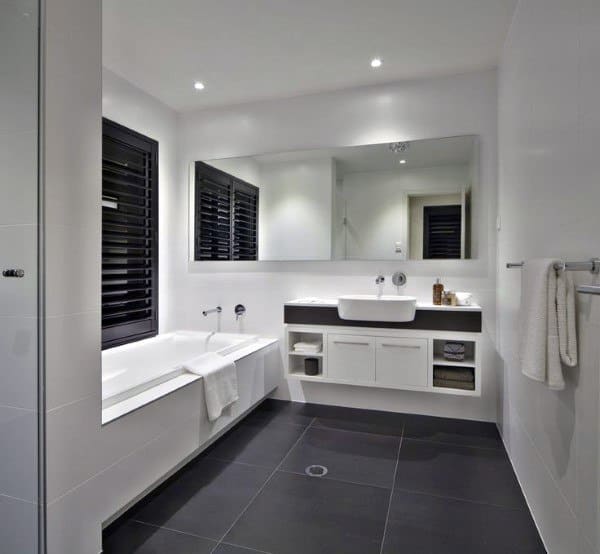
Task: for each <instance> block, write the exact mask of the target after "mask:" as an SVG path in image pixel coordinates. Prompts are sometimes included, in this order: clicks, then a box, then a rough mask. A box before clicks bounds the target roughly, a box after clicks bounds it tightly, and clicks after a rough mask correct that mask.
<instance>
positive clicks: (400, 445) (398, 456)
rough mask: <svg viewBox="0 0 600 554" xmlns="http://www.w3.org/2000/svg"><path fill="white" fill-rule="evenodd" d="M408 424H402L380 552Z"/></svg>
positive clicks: (383, 543) (381, 553) (381, 551)
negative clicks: (405, 429)
mask: <svg viewBox="0 0 600 554" xmlns="http://www.w3.org/2000/svg"><path fill="white" fill-rule="evenodd" d="M405 426H406V424H403V425H402V435H401V436H400V444H399V445H398V454H397V456H396V467H395V468H394V477H393V479H392V489H391V490H390V501H389V502H388V509H387V513H386V515H385V525H384V527H383V536H382V537H381V547H380V549H379V554H383V547H384V545H385V535H386V533H387V528H388V522H389V520H390V512H391V511H392V500H393V498H394V490H396V475H397V473H398V466H399V465H400V450H401V449H402V442H403V440H404V428H405Z"/></svg>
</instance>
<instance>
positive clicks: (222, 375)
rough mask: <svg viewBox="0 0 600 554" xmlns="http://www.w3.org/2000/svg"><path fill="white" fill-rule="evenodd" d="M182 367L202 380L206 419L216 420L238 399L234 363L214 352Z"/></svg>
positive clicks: (207, 353)
mask: <svg viewBox="0 0 600 554" xmlns="http://www.w3.org/2000/svg"><path fill="white" fill-rule="evenodd" d="M183 367H184V368H185V369H186V370H187V371H190V372H192V373H195V374H196V375H201V376H202V379H203V380H204V398H205V400H206V410H207V411H208V419H209V420H210V421H215V420H216V419H218V418H219V417H220V416H221V414H222V413H223V410H224V409H225V408H227V406H229V405H231V404H233V403H234V402H237V401H238V399H239V394H238V384H237V372H236V368H235V362H233V361H229V360H228V359H226V358H225V357H223V356H221V355H220V354H217V353H216V352H206V353H205V354H202V355H201V356H198V357H197V358H194V359H193V360H191V361H189V362H187V363H185V364H183Z"/></svg>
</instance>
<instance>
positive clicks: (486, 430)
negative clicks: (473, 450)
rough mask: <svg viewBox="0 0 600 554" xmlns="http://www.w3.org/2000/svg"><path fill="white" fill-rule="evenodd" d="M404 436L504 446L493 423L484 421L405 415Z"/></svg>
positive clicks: (495, 446) (493, 446)
mask: <svg viewBox="0 0 600 554" xmlns="http://www.w3.org/2000/svg"><path fill="white" fill-rule="evenodd" d="M404 436H405V437H406V438H410V439H420V440H430V441H436V442H445V443H449V444H459V445H463V446H478V447H480V448H498V449H503V448H504V446H503V444H502V440H501V439H500V433H498V428H497V427H496V425H495V424H494V423H490V422H486V421H469V420H465V419H448V418H444V417H431V416H422V415H414V414H413V415H406V416H405V427H404Z"/></svg>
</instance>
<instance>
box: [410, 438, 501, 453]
mask: <svg viewBox="0 0 600 554" xmlns="http://www.w3.org/2000/svg"><path fill="white" fill-rule="evenodd" d="M405 439H406V440H407V441H417V442H428V443H432V444H443V445H444V446H457V447H459V448H471V449H473V450H492V451H494V452H504V453H506V452H505V449H504V448H503V445H502V443H500V446H498V447H493V446H474V445H471V444H458V443H456V442H449V441H436V440H433V439H419V438H415V437H405Z"/></svg>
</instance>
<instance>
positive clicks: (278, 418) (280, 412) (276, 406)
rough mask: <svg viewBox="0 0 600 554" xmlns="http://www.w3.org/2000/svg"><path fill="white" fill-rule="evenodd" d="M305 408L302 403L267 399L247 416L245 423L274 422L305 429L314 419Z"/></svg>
mask: <svg viewBox="0 0 600 554" xmlns="http://www.w3.org/2000/svg"><path fill="white" fill-rule="evenodd" d="M306 406H307V404H304V403H302V402H288V401H285V400H275V399H272V398H267V400H265V401H264V402H263V403H262V404H261V405H260V406H258V407H257V408H256V409H255V410H254V411H253V412H252V413H250V414H248V417H247V418H246V421H249V422H252V423H257V422H259V421H260V422H265V423H268V422H271V421H275V422H279V423H291V424H294V425H303V426H305V427H306V426H307V425H308V424H310V422H311V421H312V420H313V418H314V416H312V415H310V410H308V409H307V408H306Z"/></svg>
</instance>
